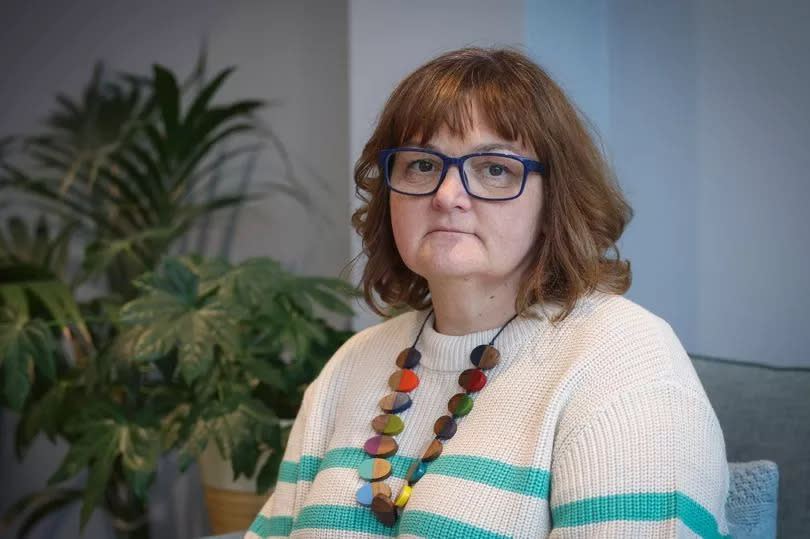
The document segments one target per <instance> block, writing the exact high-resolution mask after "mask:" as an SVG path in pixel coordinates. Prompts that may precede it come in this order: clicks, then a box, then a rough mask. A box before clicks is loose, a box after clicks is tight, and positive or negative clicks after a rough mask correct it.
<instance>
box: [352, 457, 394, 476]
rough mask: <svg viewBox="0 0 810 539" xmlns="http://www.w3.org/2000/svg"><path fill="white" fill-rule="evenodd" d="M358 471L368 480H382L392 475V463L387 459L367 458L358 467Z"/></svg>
mask: <svg viewBox="0 0 810 539" xmlns="http://www.w3.org/2000/svg"><path fill="white" fill-rule="evenodd" d="M357 473H358V474H359V475H360V477H361V478H363V479H365V480H366V481H382V480H383V479H385V478H386V477H388V476H389V475H391V463H390V462H388V461H387V460H385V459H377V458H373V459H366V460H364V461H363V462H361V463H360V466H358V467H357Z"/></svg>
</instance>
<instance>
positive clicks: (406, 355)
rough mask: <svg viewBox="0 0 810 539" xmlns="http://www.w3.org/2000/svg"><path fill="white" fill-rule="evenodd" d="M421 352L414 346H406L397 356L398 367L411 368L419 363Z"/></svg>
mask: <svg viewBox="0 0 810 539" xmlns="http://www.w3.org/2000/svg"><path fill="white" fill-rule="evenodd" d="M421 359H422V354H421V353H420V352H419V350H417V349H416V348H411V347H408V348H406V349H405V350H403V351H402V352H400V353H399V355H398V356H397V361H396V363H397V367H399V368H400V369H413V368H414V367H416V366H417V365H419V361H420V360H421Z"/></svg>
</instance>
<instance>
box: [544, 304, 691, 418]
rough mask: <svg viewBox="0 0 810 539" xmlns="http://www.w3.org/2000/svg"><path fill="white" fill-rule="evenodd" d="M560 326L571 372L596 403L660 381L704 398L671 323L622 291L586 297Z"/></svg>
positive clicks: (583, 392)
mask: <svg viewBox="0 0 810 539" xmlns="http://www.w3.org/2000/svg"><path fill="white" fill-rule="evenodd" d="M570 318H571V319H570V320H569V319H568V318H566V319H565V320H564V321H563V322H562V323H561V324H560V328H559V329H558V335H559V339H560V341H561V343H560V344H561V345H562V350H563V355H564V356H565V361H566V363H567V364H566V365H565V367H566V368H567V371H568V372H567V377H568V379H569V381H570V382H571V383H573V384H574V386H575V387H577V393H579V394H580V397H581V398H582V397H584V398H587V399H588V400H589V401H591V403H592V404H597V403H598V402H599V401H603V400H605V399H610V398H611V396H612V395H615V394H618V393H621V392H625V391H629V390H632V389H634V388H639V387H642V386H647V385H650V384H655V383H659V382H667V383H669V384H674V385H677V386H681V387H682V388H683V389H684V390H687V391H691V392H693V393H695V395H696V396H699V397H702V398H706V396H705V392H704V390H703V386H702V385H701V383H700V380H699V379H698V377H697V373H696V372H695V369H694V367H693V366H692V361H691V359H690V358H689V355H688V354H687V352H686V350H685V349H684V347H683V345H682V344H681V342H680V340H679V339H678V336H677V335H676V334H675V332H674V331H673V329H672V327H671V326H670V324H669V323H667V322H666V321H665V320H664V319H663V318H661V317H659V316H657V315H655V314H653V313H652V312H650V311H648V310H647V309H645V308H644V307H642V306H640V305H638V304H637V303H635V302H633V301H631V300H629V299H627V298H625V297H623V296H618V295H612V294H601V293H600V294H594V295H591V296H589V297H588V298H586V299H584V300H583V301H582V302H580V303H579V304H578V305H577V308H576V309H575V310H574V312H572V315H571V317H570Z"/></svg>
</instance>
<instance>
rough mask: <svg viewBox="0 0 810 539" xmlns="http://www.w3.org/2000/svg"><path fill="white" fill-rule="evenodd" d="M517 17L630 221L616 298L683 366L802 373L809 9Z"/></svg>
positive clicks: (633, 0)
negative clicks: (625, 279) (684, 359)
mask: <svg viewBox="0 0 810 539" xmlns="http://www.w3.org/2000/svg"><path fill="white" fill-rule="evenodd" d="M526 6H527V7H526V11H527V14H528V15H527V39H528V46H529V49H530V51H531V54H532V56H533V57H534V58H535V59H536V60H538V61H539V62H540V63H542V64H544V65H545V66H546V67H548V68H549V70H550V71H551V72H552V74H553V75H555V76H556V77H557V78H558V79H559V81H560V82H561V83H562V85H563V86H564V87H565V88H566V89H567V90H568V91H569V93H570V95H571V96H572V98H573V99H575V100H576V101H577V102H578V103H579V105H580V106H581V108H582V109H583V110H584V112H585V113H586V114H587V115H588V116H590V117H591V118H592V119H593V120H594V123H595V124H596V126H597V127H598V128H599V129H600V131H601V132H602V134H603V138H604V143H605V146H606V149H607V153H608V156H609V158H610V160H611V161H612V163H613V165H614V166H615V169H616V171H617V173H618V176H619V179H620V182H621V184H622V187H623V188H624V190H625V193H626V194H627V196H628V198H629V199H630V202H631V204H632V205H633V207H634V210H635V213H636V215H635V218H634V220H633V222H632V223H631V225H630V227H629V228H628V230H627V231H626V233H625V235H624V237H623V240H622V242H621V244H620V245H621V247H622V254H623V255H624V256H626V257H627V258H629V259H630V260H631V261H632V264H633V286H632V288H631V290H630V291H629V293H628V294H627V296H628V297H629V298H631V299H633V300H635V301H637V302H638V303H640V304H642V305H643V306H645V307H647V308H648V309H650V310H651V311H653V312H655V313H657V314H658V315H660V316H662V317H663V318H665V319H666V320H667V321H669V322H670V323H671V324H672V326H673V328H674V329H675V331H676V332H677V333H678V335H679V337H680V338H681V340H682V341H683V343H684V345H685V346H686V348H687V350H689V351H690V352H693V353H699V354H708V355H714V356H720V357H727V358H736V359H741V360H745V361H757V362H765V363H769V364H773V365H810V355H808V353H807V350H808V349H810V332H808V331H807V330H806V328H807V327H808V323H810V286H809V285H808V284H807V276H808V274H810V249H808V247H810V241H808V231H810V217H808V212H807V211H806V209H805V208H806V206H807V204H808V203H809V202H810V187H809V185H810V184H809V183H808V177H807V176H808V173H807V171H808V170H810V152H808V151H807V142H806V141H807V140H808V139H810V121H809V120H810V107H808V104H807V95H810V60H809V59H810V56H808V54H807V52H806V51H807V50H810V34H808V33H807V31H806V29H807V28H808V23H810V3H806V2H790V1H787V0H783V1H779V2H770V3H768V4H767V5H766V4H765V3H761V2H753V1H749V2H739V1H732V0H713V1H711V2H702V1H698V0H691V1H686V2H677V3H672V2H645V1H641V0H612V1H610V2H606V1H604V0H597V1H595V2H585V1H584V0H583V1H574V2H567V3H565V4H564V7H563V4H562V3H560V2H555V1H550V0H548V1H531V0H530V1H527V4H526Z"/></svg>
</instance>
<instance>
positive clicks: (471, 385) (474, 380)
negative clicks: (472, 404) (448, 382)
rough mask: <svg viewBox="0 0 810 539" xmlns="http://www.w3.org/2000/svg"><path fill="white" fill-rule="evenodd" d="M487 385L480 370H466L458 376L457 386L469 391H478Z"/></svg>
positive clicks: (485, 376) (485, 378)
mask: <svg viewBox="0 0 810 539" xmlns="http://www.w3.org/2000/svg"><path fill="white" fill-rule="evenodd" d="M486 383H487V375H486V374H484V371H482V370H481V369H467V370H466V371H464V372H462V373H461V374H460V375H459V376H458V384H459V385H460V386H461V387H463V388H464V389H466V390H467V391H469V392H470V393H472V392H474V391H480V390H481V388H482V387H484V386H485V385H486Z"/></svg>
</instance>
